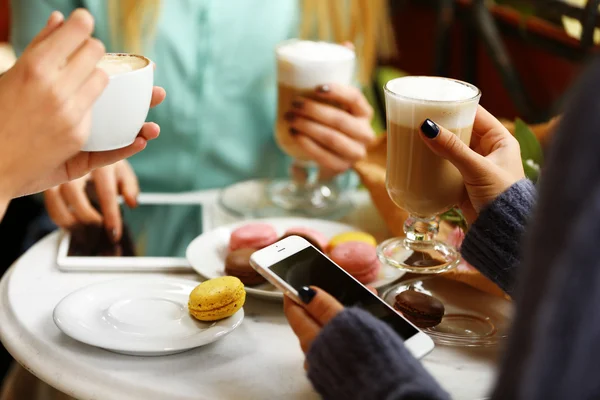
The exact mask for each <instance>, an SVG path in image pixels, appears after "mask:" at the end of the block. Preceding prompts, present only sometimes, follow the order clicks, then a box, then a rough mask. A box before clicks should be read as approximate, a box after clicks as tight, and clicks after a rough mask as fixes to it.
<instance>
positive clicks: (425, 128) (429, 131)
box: [421, 118, 440, 139]
mask: <svg viewBox="0 0 600 400" xmlns="http://www.w3.org/2000/svg"><path fill="white" fill-rule="evenodd" d="M421 131H422V132H423V133H424V134H425V136H427V137H428V138H429V139H435V138H436V137H437V135H439V133H440V127H439V126H437V124H436V123H435V122H433V121H432V120H430V119H429V118H427V119H426V120H425V122H423V125H421Z"/></svg>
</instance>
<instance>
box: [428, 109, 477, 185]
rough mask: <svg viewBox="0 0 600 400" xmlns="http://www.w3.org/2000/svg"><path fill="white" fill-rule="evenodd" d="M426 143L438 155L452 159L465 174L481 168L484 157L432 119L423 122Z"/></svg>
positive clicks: (468, 174)
mask: <svg viewBox="0 0 600 400" xmlns="http://www.w3.org/2000/svg"><path fill="white" fill-rule="evenodd" d="M421 132H422V137H423V140H424V141H425V144H427V146H428V147H429V148H430V149H431V150H432V151H433V152H434V153H435V154H437V155H438V156H440V157H442V158H444V159H446V160H448V161H450V162H451V163H452V164H453V165H454V166H455V167H456V169H458V171H459V172H460V173H461V174H462V175H463V176H464V177H470V176H472V175H473V173H474V172H475V171H478V170H480V169H481V165H482V163H483V157H482V156H481V155H479V154H477V153H476V152H475V151H473V150H471V149H470V148H469V146H468V145H466V144H464V143H463V142H462V141H461V140H460V138H459V137H458V136H456V135H455V134H454V133H452V132H450V131H449V130H448V129H446V128H444V127H442V126H439V125H438V124H436V123H435V122H433V121H432V120H430V119H426V120H425V121H424V122H423V124H421Z"/></svg>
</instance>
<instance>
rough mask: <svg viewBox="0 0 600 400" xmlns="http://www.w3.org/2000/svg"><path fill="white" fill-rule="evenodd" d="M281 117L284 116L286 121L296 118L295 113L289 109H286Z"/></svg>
mask: <svg viewBox="0 0 600 400" xmlns="http://www.w3.org/2000/svg"><path fill="white" fill-rule="evenodd" d="M283 118H285V120H286V121H287V122H292V121H293V120H295V119H296V114H294V113H293V112H291V111H288V112H286V113H285V115H284V116H283Z"/></svg>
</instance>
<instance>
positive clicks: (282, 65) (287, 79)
mask: <svg viewBox="0 0 600 400" xmlns="http://www.w3.org/2000/svg"><path fill="white" fill-rule="evenodd" d="M276 54H277V67H278V71H277V80H278V82H279V83H282V84H284V85H286V86H291V87H294V88H298V89H309V88H310V89H312V88H315V87H316V86H318V85H323V84H327V83H341V84H345V85H348V84H350V83H351V82H352V78H353V76H354V66H355V60H356V55H355V53H354V51H352V50H350V49H348V48H346V47H344V46H340V45H337V44H333V43H327V42H311V41H306V40H292V41H289V42H287V43H285V44H283V45H281V46H279V47H278V48H277V50H276Z"/></svg>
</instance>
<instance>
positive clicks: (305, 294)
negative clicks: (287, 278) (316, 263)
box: [298, 286, 317, 304]
mask: <svg viewBox="0 0 600 400" xmlns="http://www.w3.org/2000/svg"><path fill="white" fill-rule="evenodd" d="M316 295H317V292H315V291H314V290H313V289H311V288H309V287H308V286H303V287H302V288H301V289H300V290H298V297H300V300H302V302H303V303H304V304H308V303H310V302H311V301H312V299H314V298H315V296H316Z"/></svg>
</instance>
